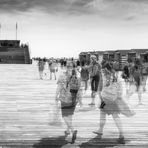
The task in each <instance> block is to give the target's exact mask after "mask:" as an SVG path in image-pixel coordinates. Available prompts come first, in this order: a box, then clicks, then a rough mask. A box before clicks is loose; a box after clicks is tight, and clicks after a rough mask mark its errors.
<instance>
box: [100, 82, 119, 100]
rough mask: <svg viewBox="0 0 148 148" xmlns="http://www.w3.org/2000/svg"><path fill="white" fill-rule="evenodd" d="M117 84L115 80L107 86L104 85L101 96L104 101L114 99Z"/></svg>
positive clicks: (116, 94) (116, 92) (115, 97)
mask: <svg viewBox="0 0 148 148" xmlns="http://www.w3.org/2000/svg"><path fill="white" fill-rule="evenodd" d="M118 89H119V88H118V85H117V83H116V82H112V83H111V84H110V85H109V86H107V87H104V88H103V90H102V92H101V96H102V99H103V100H104V101H105V102H106V101H115V100H116V99H117V97H118Z"/></svg>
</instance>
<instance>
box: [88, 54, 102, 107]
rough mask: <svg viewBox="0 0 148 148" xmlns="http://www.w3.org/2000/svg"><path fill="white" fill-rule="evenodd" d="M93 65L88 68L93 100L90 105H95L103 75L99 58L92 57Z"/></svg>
mask: <svg viewBox="0 0 148 148" xmlns="http://www.w3.org/2000/svg"><path fill="white" fill-rule="evenodd" d="M90 60H91V64H90V65H89V66H88V70H89V74H90V81H91V91H92V92H91V98H92V101H91V103H90V104H89V105H91V106H94V105H95V96H96V93H97V92H98V86H99V82H100V75H101V65H100V64H99V63H98V62H97V57H96V56H95V55H91V57H90Z"/></svg>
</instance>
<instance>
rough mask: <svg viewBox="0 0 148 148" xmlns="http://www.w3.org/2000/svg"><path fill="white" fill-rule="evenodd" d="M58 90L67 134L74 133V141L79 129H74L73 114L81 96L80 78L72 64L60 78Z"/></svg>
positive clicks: (57, 93)
mask: <svg viewBox="0 0 148 148" xmlns="http://www.w3.org/2000/svg"><path fill="white" fill-rule="evenodd" d="M57 84H58V87H57V90H56V101H58V102H60V103H61V112H62V118H63V119H64V122H65V124H66V126H67V129H66V131H65V136H66V137H67V136H68V135H70V134H72V140H71V143H74V142H75V140H76V136H77V130H74V127H73V124H72V119H73V114H74V111H75V108H76V105H77V102H78V101H79V99H80V97H81V91H80V79H78V78H77V75H76V72H75V70H74V69H71V68H70V66H69V67H67V69H66V70H65V71H64V72H63V74H62V75H61V76H59V79H58V82H57Z"/></svg>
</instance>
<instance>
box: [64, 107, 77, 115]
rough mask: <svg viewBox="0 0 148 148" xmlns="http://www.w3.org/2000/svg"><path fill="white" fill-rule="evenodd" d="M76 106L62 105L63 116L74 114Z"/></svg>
mask: <svg viewBox="0 0 148 148" xmlns="http://www.w3.org/2000/svg"><path fill="white" fill-rule="evenodd" d="M75 108H76V106H63V107H62V105H61V111H62V117H66V116H70V115H73V114H74V111H75Z"/></svg>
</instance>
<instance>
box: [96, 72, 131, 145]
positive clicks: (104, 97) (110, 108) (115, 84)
mask: <svg viewBox="0 0 148 148" xmlns="http://www.w3.org/2000/svg"><path fill="white" fill-rule="evenodd" d="M102 78H103V80H102V82H103V83H102V86H103V87H102V91H101V93H99V95H100V98H101V105H100V127H99V130H97V131H94V132H93V133H95V134H97V135H98V137H99V138H102V135H103V128H104V126H105V122H106V115H112V117H113V119H114V121H115V124H116V126H117V128H118V131H119V139H118V142H119V143H122V144H124V143H125V140H124V134H123V128H122V122H121V120H120V117H119V114H120V113H121V114H124V115H125V116H127V117H131V116H133V115H134V113H133V112H132V111H131V110H130V108H129V107H128V105H127V104H126V103H125V102H124V100H123V99H122V86H121V83H120V82H119V80H117V79H116V80H115V78H114V77H113V73H112V70H110V72H109V70H108V71H106V72H105V74H104V77H102Z"/></svg>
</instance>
